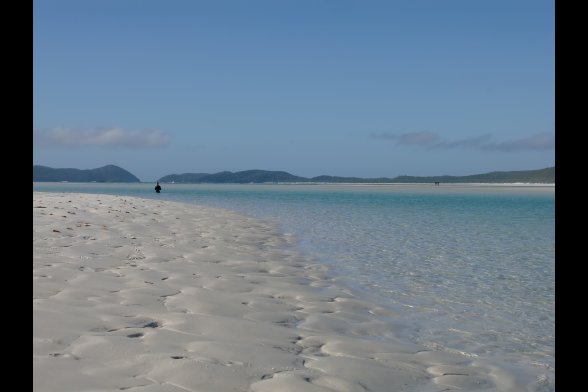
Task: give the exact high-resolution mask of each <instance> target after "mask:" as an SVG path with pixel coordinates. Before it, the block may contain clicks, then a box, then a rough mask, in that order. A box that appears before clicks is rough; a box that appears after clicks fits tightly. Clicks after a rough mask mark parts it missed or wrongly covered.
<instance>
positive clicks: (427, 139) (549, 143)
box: [370, 131, 555, 152]
mask: <svg viewBox="0 0 588 392" xmlns="http://www.w3.org/2000/svg"><path fill="white" fill-rule="evenodd" d="M370 137H372V138H376V139H387V140H393V141H395V142H396V143H397V144H403V145H408V146H419V147H425V148H430V149H452V148H458V147H462V148H472V149H477V150H485V151H503V152H511V151H523V150H552V149H553V148H554V147H555V134H554V133H552V132H545V133H540V134H537V135H533V136H530V137H526V138H522V139H516V140H509V141H503V142H495V141H493V140H492V136H491V135H488V134H485V135H479V136H474V137H471V138H466V139H458V140H453V141H449V140H443V139H441V137H440V136H439V134H437V133H436V132H430V131H422V132H409V133H402V134H396V133H372V134H371V135H370Z"/></svg>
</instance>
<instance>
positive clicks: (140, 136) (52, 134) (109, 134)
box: [33, 127, 169, 149]
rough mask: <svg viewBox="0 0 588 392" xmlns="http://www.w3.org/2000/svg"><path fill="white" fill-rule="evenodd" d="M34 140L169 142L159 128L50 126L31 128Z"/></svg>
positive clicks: (126, 144) (60, 143) (121, 144)
mask: <svg viewBox="0 0 588 392" xmlns="http://www.w3.org/2000/svg"><path fill="white" fill-rule="evenodd" d="M33 134H34V135H33V136H34V139H35V142H37V143H39V144H40V145H47V146H56V147H118V148H132V149H141V148H160V147H165V146H167V145H168V143H169V137H168V135H167V134H166V133H165V132H163V131H159V130H145V131H128V130H124V129H121V128H117V127H112V128H91V129H80V128H52V129H46V130H42V129H35V130H33Z"/></svg>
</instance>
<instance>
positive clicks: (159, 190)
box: [155, 181, 161, 193]
mask: <svg viewBox="0 0 588 392" xmlns="http://www.w3.org/2000/svg"><path fill="white" fill-rule="evenodd" d="M155 192H157V193H159V192H161V185H159V181H157V185H155Z"/></svg>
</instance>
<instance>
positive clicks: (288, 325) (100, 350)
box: [33, 193, 526, 392]
mask: <svg viewBox="0 0 588 392" xmlns="http://www.w3.org/2000/svg"><path fill="white" fill-rule="evenodd" d="M287 245H288V244H287V238H286V237H285V236H283V235H282V234H280V232H279V231H278V230H277V229H276V228H275V227H273V226H272V225H271V224H269V223H267V222H262V221H259V220H255V219H252V218H249V217H246V216H243V215H239V214H237V213H234V212H231V211H227V210H222V209H213V208H208V207H201V206H196V205H189V204H181V203H173V202H167V201H158V200H148V199H140V198H133V197H122V196H107V195H90V194H72V193H62V194H61V193H60V194H56V193H33V371H34V379H33V385H34V390H35V391H56V392H67V391H120V390H126V391H145V392H147V391H149V392H151V391H166V392H167V391H169V392H185V391H218V392H228V391H256V392H272V391H285V392H290V391H292V392H294V391H322V392H326V391H349V392H366V391H372V392H375V391H424V392H426V391H449V390H459V391H478V390H484V391H493V390H496V391H520V390H526V389H522V388H521V386H520V385H518V384H517V383H516V380H514V379H513V378H512V377H510V376H508V375H505V374H502V373H501V372H500V371H498V370H496V369H492V368H490V367H488V366H482V365H480V364H477V363H476V362H475V360H474V359H472V358H469V357H466V356H461V355H457V354H449V353H443V352H435V351H430V350H426V349H424V348H423V347H419V346H417V345H413V344H410V343H406V342H401V341H400V340H398V339H396V336H395V334H394V326H393V322H391V320H394V318H395V317H398V316H397V315H395V314H393V313H392V312H391V311H389V310H387V309H385V308H383V307H380V306H378V305H375V304H373V303H369V302H366V301H365V300H362V299H360V298H358V297H356V296H354V295H353V293H351V292H350V291H349V290H346V289H343V288H340V287H337V286H336V285H335V284H334V283H333V281H332V280H329V279H328V274H327V273H328V270H326V267H324V266H322V265H320V264H316V263H314V264H313V263H311V262H310V261H309V260H307V259H305V258H303V257H302V256H301V255H300V254H298V253H296V252H295V251H293V250H292V248H291V247H290V248H289V247H288V246H287Z"/></svg>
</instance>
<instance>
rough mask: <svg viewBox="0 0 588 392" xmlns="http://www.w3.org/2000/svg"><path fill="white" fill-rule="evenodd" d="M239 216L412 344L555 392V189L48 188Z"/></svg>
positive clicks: (41, 187)
mask: <svg viewBox="0 0 588 392" xmlns="http://www.w3.org/2000/svg"><path fill="white" fill-rule="evenodd" d="M33 190H38V191H52V192H55V191H57V192H59V191H64V192H65V191H67V192H88V193H108V194H118V195H129V196H141V197H149V198H164V199H166V200H174V201H182V202H190V203H197V204H203V205H209V206H215V207H223V208H230V209H233V210H237V211H240V212H243V213H246V214H248V215H251V216H254V217H257V218H261V219H265V220H269V221H272V222H274V223H276V224H278V225H279V226H280V228H281V229H282V230H283V231H284V232H285V233H287V234H289V235H291V236H292V237H293V238H294V239H295V246H296V247H297V249H298V250H300V251H301V252H303V253H305V254H306V255H307V256H308V257H309V258H312V259H314V260H316V261H319V262H322V263H326V264H329V265H330V266H332V267H333V274H334V276H335V278H336V279H338V280H339V281H340V282H341V283H342V284H345V285H347V286H349V287H351V288H353V289H354V290H356V291H359V292H361V293H362V294H363V295H365V296H369V297H370V298H371V299H372V300H374V301H377V302H378V303H380V304H383V305H385V306H388V307H390V308H393V309H394V310H396V311H397V312H399V313H400V314H401V315H402V317H401V318H400V321H399V320H398V319H395V320H390V321H391V323H394V328H395V331H396V333H397V334H399V335H400V337H401V338H404V339H406V340H410V341H413V342H416V343H419V344H422V345H425V346H426V347H429V348H431V349H437V350H446V351H453V352H460V353H464V354H465V355H468V356H471V357H475V358H478V359H480V360H483V361H487V362H492V363H496V364H498V365H500V366H501V367H503V368H507V369H509V370H510V371H512V372H515V373H520V374H521V375H522V376H523V377H531V378H533V377H534V378H537V379H538V380H540V381H541V382H539V383H538V384H537V387H536V390H538V391H539V390H541V391H543V390H546V391H548V390H554V389H555V387H554V379H555V376H554V357H555V354H554V346H555V339H554V318H555V308H554V302H555V298H554V297H555V277H554V267H555V234H554V226H555V212H554V204H555V203H554V187H552V186H481V185H463V186H462V185H442V186H439V187H434V186H431V185H429V184H423V185H388V186H386V185H374V186H369V185H349V186H347V185H206V184H197V185H196V184H195V185H179V184H164V185H163V191H162V193H161V194H159V195H157V194H155V192H154V191H153V184H68V183H63V184H62V183H59V184H55V183H36V184H34V186H33Z"/></svg>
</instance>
